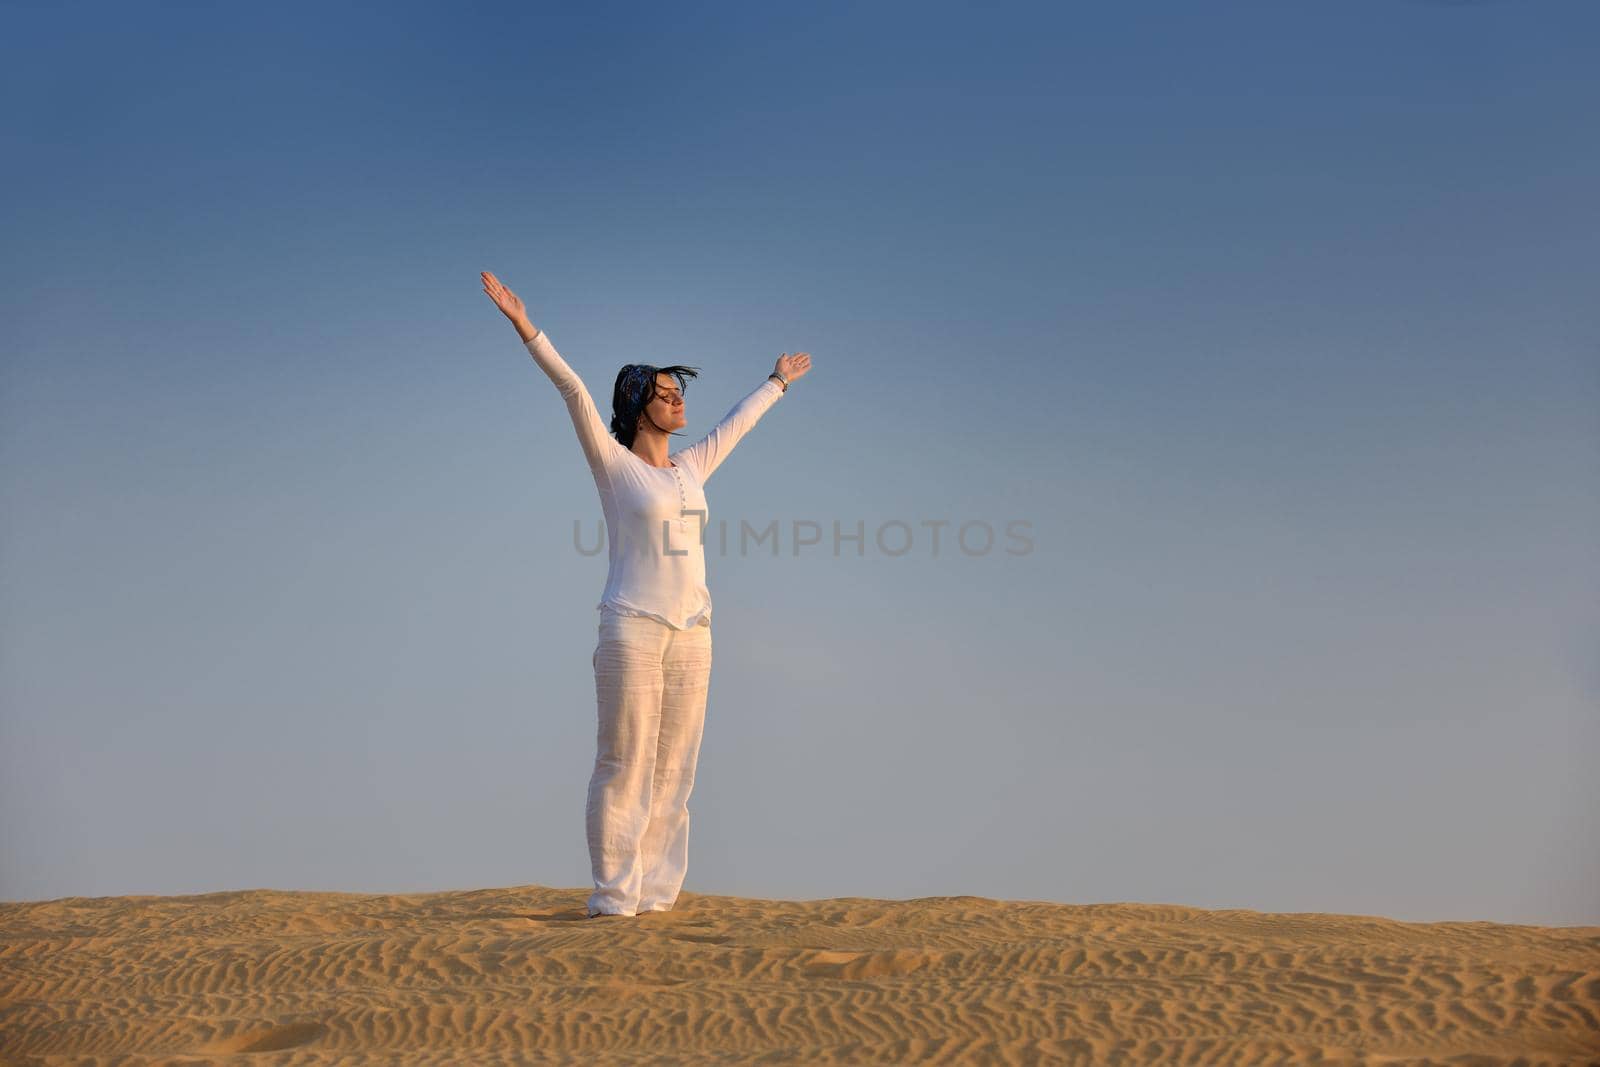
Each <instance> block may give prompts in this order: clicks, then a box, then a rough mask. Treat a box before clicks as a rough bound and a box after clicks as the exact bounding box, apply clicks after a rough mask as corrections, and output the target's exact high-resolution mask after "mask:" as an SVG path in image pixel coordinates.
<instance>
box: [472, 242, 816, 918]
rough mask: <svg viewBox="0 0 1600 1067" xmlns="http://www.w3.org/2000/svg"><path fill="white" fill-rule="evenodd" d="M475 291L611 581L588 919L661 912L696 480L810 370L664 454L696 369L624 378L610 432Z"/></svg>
mask: <svg viewBox="0 0 1600 1067" xmlns="http://www.w3.org/2000/svg"><path fill="white" fill-rule="evenodd" d="M482 280H483V291H484V292H485V293H487V294H488V296H489V298H490V299H491V300H493V301H494V302H495V306H496V307H498V308H499V309H500V310H501V311H502V312H503V313H504V314H505V316H506V317H507V318H508V319H510V320H511V324H512V325H513V326H515V327H516V328H517V333H518V335H519V336H521V338H522V341H523V344H524V346H526V348H527V349H528V353H529V355H531V356H533V359H534V362H536V363H537V364H539V366H540V368H541V369H543V371H544V372H545V374H547V375H548V376H549V377H550V380H551V381H552V382H554V383H555V387H556V390H557V391H558V392H559V393H560V394H561V397H562V399H563V400H564V401H565V402H566V405H567V412H568V414H570V415H571V416H572V425H573V428H574V429H576V430H577V431H578V443H579V444H580V445H581V446H582V447H583V455H584V458H585V459H586V460H587V461H588V464H589V472H590V473H591V474H592V475H593V476H594V484H595V488H596V489H597V490H598V491H599V493H600V506H601V509H602V511H604V513H605V520H606V539H607V544H608V546H609V570H608V572H607V575H606V587H605V592H604V594H603V595H602V596H601V598H600V603H599V604H597V605H595V606H596V608H597V609H598V610H599V612H600V625H599V640H598V642H597V643H596V645H595V650H594V656H593V658H592V662H593V665H594V683H595V698H596V703H597V705H598V709H599V726H598V730H597V732H596V752H595V761H594V773H593V775H592V776H591V777H590V779H589V798H588V805H587V809H586V826H587V834H588V839H589V864H590V867H591V869H592V872H593V875H594V892H593V894H591V895H590V897H589V906H588V911H589V917H590V918H594V917H595V916H598V915H637V914H639V913H640V912H646V911H669V910H671V908H672V905H673V904H674V903H676V901H677V899H678V890H679V888H680V887H682V885H683V878H684V875H685V874H686V873H687V871H688V859H689V807H688V802H689V793H690V791H691V790H692V789H693V788H694V774H695V765H696V763H697V761H698V759H699V756H700V738H701V733H702V730H703V728H704V726H705V712H706V694H707V691H708V689H709V686H710V681H711V593H710V591H709V590H708V589H707V588H706V568H705V536H704V534H705V528H706V525H707V522H708V519H707V514H706V498H705V482H706V479H708V478H710V477H711V472H712V471H714V470H716V469H717V467H718V466H720V465H721V463H722V461H723V460H725V459H727V458H728V454H729V453H730V452H732V451H733V447H734V446H735V445H736V444H738V443H739V439H740V438H742V437H743V436H744V435H745V434H746V433H748V432H749V431H750V429H751V427H753V426H754V425H755V424H756V422H757V421H758V420H759V419H760V418H761V416H762V415H764V414H766V412H767V409H768V408H770V407H772V405H773V404H775V403H777V401H778V398H779V397H781V396H783V395H784V393H786V392H788V389H789V384H790V383H791V382H793V381H795V380H796V379H797V378H800V377H803V376H804V375H805V373H806V371H808V370H809V369H810V368H811V357H810V356H809V355H808V354H806V353H804V352H797V353H795V354H794V355H789V354H787V353H785V354H784V355H782V356H780V357H779V358H778V363H777V366H776V367H775V368H774V370H773V373H772V374H770V375H768V376H767V380H766V381H764V382H762V383H761V384H760V385H758V386H757V387H756V388H755V390H754V391H753V392H751V393H750V394H749V395H748V396H746V397H745V398H744V399H743V400H741V401H739V402H738V403H737V404H735V405H734V406H733V409H732V410H731V411H729V412H728V414H727V415H725V416H723V419H722V421H721V422H719V423H717V425H716V426H714V427H712V429H711V432H710V433H708V434H706V436H704V437H702V438H701V439H700V440H698V441H696V442H695V443H694V444H692V445H689V446H688V447H687V448H683V449H680V450H679V451H677V452H671V453H669V452H668V451H667V444H668V437H669V435H670V434H672V433H673V431H675V430H678V429H681V428H682V427H683V426H685V425H686V424H687V420H686V419H685V417H684V407H683V393H684V389H685V388H686V387H687V385H688V379H690V378H693V377H696V371H695V370H694V369H693V368H690V367H684V366H677V365H674V366H670V367H655V366H652V365H650V364H633V363H630V364H628V365H626V366H624V367H623V368H622V370H621V371H620V372H618V374H617V381H616V385H615V387H614V388H613V390H612V394H611V412H612V413H611V424H610V434H608V433H607V427H606V424H605V423H603V422H602V421H601V420H600V413H599V411H598V410H596V408H595V405H594V400H593V399H592V398H591V397H590V396H589V391H588V389H587V388H585V387H584V384H583V381H582V380H581V379H580V378H579V377H578V375H577V374H576V373H575V372H574V371H573V370H572V368H571V367H569V366H567V363H566V361H565V360H563V359H562V358H561V356H560V354H559V353H558V352H556V350H555V347H554V346H553V345H551V344H550V339H549V338H548V337H546V336H545V334H544V331H542V330H540V329H539V328H538V327H536V326H534V325H533V324H532V323H531V322H529V321H528V315H527V309H526V308H525V307H524V306H523V303H522V300H521V299H520V298H519V297H518V296H517V295H516V294H515V293H513V292H512V291H511V290H510V289H508V288H506V286H504V285H503V284H501V282H500V281H499V279H497V278H496V277H495V276H494V275H493V274H491V273H489V272H488V271H484V272H483V274H482ZM613 435H614V436H613Z"/></svg>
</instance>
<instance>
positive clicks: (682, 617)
mask: <svg viewBox="0 0 1600 1067" xmlns="http://www.w3.org/2000/svg"><path fill="white" fill-rule="evenodd" d="M526 347H527V349H528V353H529V354H530V355H531V356H533V359H534V362H535V363H537V364H539V366H540V367H541V368H542V369H543V370H544V372H545V374H547V375H549V376H550V380H551V381H552V382H554V383H555V386H556V390H557V391H558V392H560V394H561V398H562V399H563V400H564V401H566V405H567V412H568V414H570V415H571V416H572V425H573V428H574V429H576V430H577V431H578V443H579V444H580V445H582V446H583V455H584V458H585V459H586V460H588V462H589V472H590V473H591V474H593V475H594V485H595V488H596V489H597V490H599V493H600V508H601V510H602V511H603V512H604V513H605V520H606V541H607V544H608V546H609V557H610V569H609V571H608V573H607V575H606V588H605V592H604V594H602V595H601V597H600V603H598V604H596V605H595V610H597V611H599V610H601V609H603V608H605V607H606V606H607V605H610V606H611V608H612V609H613V610H615V611H617V612H619V613H621V614H624V615H648V616H649V617H651V618H653V619H659V620H660V621H662V622H664V623H666V624H667V625H668V626H671V627H673V628H674V629H677V630H687V629H689V628H690V627H692V626H699V625H706V626H709V625H710V624H711V591H710V589H708V588H707V587H706V559H705V529H706V525H707V524H708V523H709V522H710V517H709V515H708V511H707V508H706V494H705V483H706V479H708V478H710V477H711V472H712V471H714V470H716V469H717V467H719V466H720V465H721V464H722V461H723V460H725V459H727V458H728V453H730V452H732V451H733V446H734V445H736V444H738V443H739V439H740V438H741V437H743V436H744V435H745V434H746V433H748V432H749V431H750V428H751V427H753V426H754V425H755V424H756V422H757V421H759V420H760V418H761V416H762V415H765V414H766V413H767V409H768V408H770V407H772V405H773V404H775V403H776V402H777V400H778V398H779V397H780V396H782V395H783V393H784V390H783V387H782V386H780V385H779V384H778V383H777V382H775V381H773V380H772V379H771V378H768V379H767V380H766V381H764V382H762V383H761V384H760V385H758V386H757V387H756V388H755V390H754V391H753V392H751V393H750V394H749V395H748V396H746V397H745V398H744V399H743V400H741V401H739V402H738V403H737V404H735V405H734V406H733V408H732V410H730V411H729V412H728V413H727V414H726V415H724V416H723V417H722V421H721V422H719V423H717V424H716V425H715V426H713V427H712V428H711V432H710V433H708V434H706V435H705V436H704V437H702V438H701V439H700V440H698V441H696V442H695V443H694V444H692V445H689V446H688V447H686V448H682V449H679V450H678V451H677V452H673V453H671V454H670V455H669V456H668V457H667V459H668V462H669V466H666V467H657V466H654V465H652V464H650V463H646V462H645V461H644V460H643V459H640V458H639V457H638V456H637V455H635V454H634V453H633V452H631V451H630V450H628V449H626V448H624V447H622V442H620V441H618V440H617V439H616V438H615V437H612V436H611V432H610V430H609V429H608V427H607V423H606V421H605V420H602V419H601V418H600V412H599V411H598V410H596V408H595V406H594V399H593V398H592V397H590V395H589V390H588V389H587V388H585V387H584V384H583V380H582V379H581V378H579V377H578V375H577V373H576V372H575V371H574V370H573V369H572V368H571V367H569V366H568V365H567V362H566V360H564V359H562V358H561V354H560V353H558V352H557V351H556V349H555V346H554V345H552V344H551V343H550V339H549V338H548V337H546V336H545V333H544V331H543V330H539V331H538V332H537V333H535V334H534V335H533V337H532V338H530V339H529V340H528V341H527V342H526Z"/></svg>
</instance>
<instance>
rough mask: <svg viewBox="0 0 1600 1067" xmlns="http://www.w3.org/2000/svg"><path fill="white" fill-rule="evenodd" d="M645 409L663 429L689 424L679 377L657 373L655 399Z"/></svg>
mask: <svg viewBox="0 0 1600 1067" xmlns="http://www.w3.org/2000/svg"><path fill="white" fill-rule="evenodd" d="M663 397H665V399H662V398H663ZM645 411H647V412H649V414H650V417H651V418H652V419H654V420H655V423H656V425H657V426H659V427H661V428H662V429H663V430H681V429H683V428H684V427H685V426H687V425H688V424H689V420H688V418H687V417H686V416H685V415H684V408H683V393H681V392H679V391H678V379H676V378H674V377H673V376H672V375H670V374H658V375H656V395H655V399H654V400H652V401H650V403H649V404H648V405H646V407H645Z"/></svg>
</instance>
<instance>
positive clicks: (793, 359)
mask: <svg viewBox="0 0 1600 1067" xmlns="http://www.w3.org/2000/svg"><path fill="white" fill-rule="evenodd" d="M776 369H777V372H778V373H779V374H781V375H783V376H784V378H785V379H787V380H788V381H791V382H792V381H794V380H795V379H796V378H803V377H805V373H806V371H808V370H810V369H811V353H809V352H796V353H795V354H794V355H792V356H791V355H789V354H788V353H787V352H785V353H784V354H783V355H781V356H779V357H778V366H777V368H776Z"/></svg>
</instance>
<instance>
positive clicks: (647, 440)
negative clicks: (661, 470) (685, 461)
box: [630, 433, 670, 467]
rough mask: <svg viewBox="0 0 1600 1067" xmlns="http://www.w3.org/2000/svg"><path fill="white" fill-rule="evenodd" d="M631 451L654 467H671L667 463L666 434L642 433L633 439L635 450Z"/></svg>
mask: <svg viewBox="0 0 1600 1067" xmlns="http://www.w3.org/2000/svg"><path fill="white" fill-rule="evenodd" d="M630 451H632V452H633V454H634V455H636V456H638V457H639V458H640V459H642V460H644V461H645V462H646V463H648V464H650V466H652V467H666V466H670V464H669V463H668V461H667V437H666V435H665V434H659V433H652V434H644V433H641V434H639V435H638V436H637V437H635V438H634V439H633V448H632V449H630Z"/></svg>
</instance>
